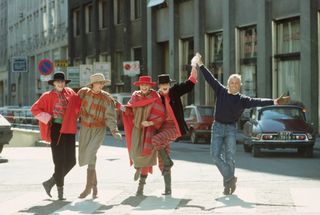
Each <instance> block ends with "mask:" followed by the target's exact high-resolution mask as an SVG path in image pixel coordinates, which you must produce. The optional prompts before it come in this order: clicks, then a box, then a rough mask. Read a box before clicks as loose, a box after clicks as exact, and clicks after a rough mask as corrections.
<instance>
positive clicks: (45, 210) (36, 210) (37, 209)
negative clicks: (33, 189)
mask: <svg viewBox="0 0 320 215" xmlns="http://www.w3.org/2000/svg"><path fill="white" fill-rule="evenodd" d="M45 201H48V202H49V203H48V204H46V205H41V206H34V207H31V208H28V209H25V210H20V211H19V213H30V214H34V215H43V214H51V213H53V212H54V211H56V210H58V209H59V208H62V207H64V206H65V205H67V204H70V203H71V202H69V201H60V200H52V199H47V200H45Z"/></svg>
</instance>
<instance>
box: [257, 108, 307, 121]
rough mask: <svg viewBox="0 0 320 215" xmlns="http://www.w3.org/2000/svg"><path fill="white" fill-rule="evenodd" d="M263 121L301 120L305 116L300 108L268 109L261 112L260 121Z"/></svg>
mask: <svg viewBox="0 0 320 215" xmlns="http://www.w3.org/2000/svg"><path fill="white" fill-rule="evenodd" d="M262 119H301V120H304V115H303V113H302V111H301V109H299V108H293V107H292V108H291V107H285V108H268V109H264V110H261V111H260V115H259V120H262Z"/></svg>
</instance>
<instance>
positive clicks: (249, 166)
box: [0, 136, 320, 215]
mask: <svg viewBox="0 0 320 215" xmlns="http://www.w3.org/2000/svg"><path fill="white" fill-rule="evenodd" d="M127 153H128V152H127V150H126V148H125V147H124V143H122V144H118V143H116V142H115V141H114V140H113V139H112V138H111V137H109V136H108V137H107V139H106V144H105V145H103V146H102V147H101V149H100V150H99V153H98V162H97V163H98V165H97V170H98V179H99V181H98V187H99V198H98V199H95V200H92V199H91V198H90V197H88V198H86V199H84V200H80V199H78V198H77V196H78V195H79V193H80V192H81V191H82V189H83V188H84V183H85V172H86V169H85V168H80V167H79V166H76V167H75V168H74V169H73V170H72V171H71V172H70V174H69V175H68V177H67V178H66V182H65V183H66V185H65V194H66V197H67V200H66V201H57V200H56V196H57V193H56V190H55V189H54V190H53V192H52V193H53V198H52V199H50V198H48V197H47V196H46V195H45V193H44V191H43V188H42V187H41V182H42V181H43V180H45V179H47V178H48V177H49V176H50V174H51V170H52V163H51V153H50V148H49V147H28V148H5V149H4V150H3V153H2V157H4V158H7V159H9V162H8V163H2V164H0V214H1V215H5V214H38V215H40V214H41V215H42V214H113V215H114V214H153V215H156V214H181V215H182V214H183V215H185V214H186V215H188V214H294V215H295V214H299V215H300V214H308V215H309V214H320V204H319V193H320V180H319V179H320V165H319V164H320V151H318V150H316V151H315V158H313V159H305V158H300V157H298V156H297V153H296V152H291V151H290V152H288V151H285V152H280V153H275V152H267V153H265V154H264V156H263V157H261V158H253V157H251V155H250V154H247V153H245V152H243V149H242V146H241V145H238V152H237V158H236V159H237V170H236V175H237V176H238V189H237V190H236V192H235V194H234V195H230V196H224V195H222V187H221V184H222V182H221V180H222V179H221V176H220V175H219V173H218V171H217V169H216V167H215V166H214V165H212V162H211V159H210V156H209V145H200V144H199V145H192V144H190V143H182V142H178V143H173V145H172V157H173V159H174V162H175V165H174V167H173V175H172V183H173V194H172V196H169V197H164V196H162V195H161V192H162V191H163V189H164V185H163V178H162V177H161V175H160V172H159V170H158V169H157V168H155V169H154V170H155V171H154V174H153V175H151V176H150V177H148V179H147V184H146V187H145V196H144V197H136V196H135V195H134V194H135V191H136V188H137V182H135V181H133V174H134V170H133V168H130V167H129V161H128V157H127Z"/></svg>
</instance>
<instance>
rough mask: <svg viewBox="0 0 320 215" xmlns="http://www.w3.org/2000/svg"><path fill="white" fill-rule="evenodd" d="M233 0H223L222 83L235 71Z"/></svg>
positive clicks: (225, 82)
mask: <svg viewBox="0 0 320 215" xmlns="http://www.w3.org/2000/svg"><path fill="white" fill-rule="evenodd" d="M234 7H235V0H224V1H223V5H222V8H223V12H222V14H223V25H222V26H223V75H224V78H223V83H224V85H226V84H227V81H228V78H229V76H230V74H233V73H235V72H236V56H235V22H234V16H235V15H234V14H235V8H234Z"/></svg>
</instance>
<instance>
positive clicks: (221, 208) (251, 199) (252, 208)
mask: <svg viewBox="0 0 320 215" xmlns="http://www.w3.org/2000/svg"><path fill="white" fill-rule="evenodd" d="M215 201H216V205H215V209H214V212H217V213H230V214H236V213H245V214H247V213H256V203H257V200H256V189H253V188H237V190H236V193H234V194H233V195H228V196H222V197H219V198H216V199H215Z"/></svg>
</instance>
